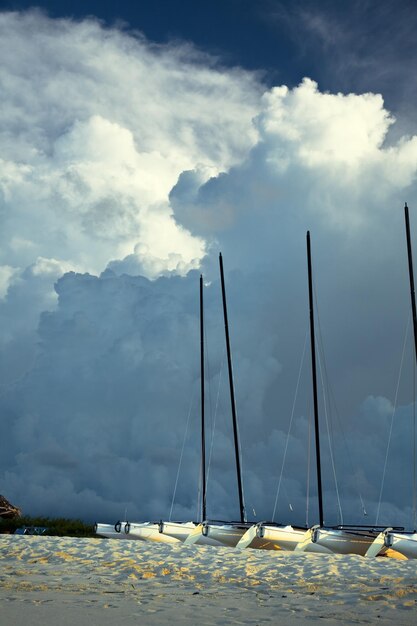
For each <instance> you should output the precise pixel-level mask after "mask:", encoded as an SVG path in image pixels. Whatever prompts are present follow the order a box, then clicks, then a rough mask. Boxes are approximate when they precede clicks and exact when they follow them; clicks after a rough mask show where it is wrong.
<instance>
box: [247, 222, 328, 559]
mask: <svg viewBox="0 0 417 626" xmlns="http://www.w3.org/2000/svg"><path fill="white" fill-rule="evenodd" d="M307 260H308V284H309V303H310V344H311V361H312V377H313V398H314V421H315V434H316V464H317V483H318V503H319V517H320V526H322V525H323V503H322V486H321V463H320V442H319V429H318V402H317V376H316V349H315V336H314V312H313V287H312V270H311V246H310V232H307ZM316 528H317V527H316V526H315V527H314V530H316ZM237 547H238V548H247V547H251V548H258V549H259V548H260V549H264V550H297V551H298V550H302V551H307V552H320V553H330V552H332V550H331V549H330V548H329V547H328V546H323V545H321V544H319V543H317V542H316V541H312V540H311V529H308V528H303V527H300V526H291V525H285V526H284V525H283V524H276V523H274V522H259V523H257V524H255V525H254V526H252V527H251V528H250V529H248V531H247V532H246V533H245V535H243V537H242V539H241V540H240V541H239V543H238V544H237Z"/></svg>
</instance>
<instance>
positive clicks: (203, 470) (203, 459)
mask: <svg viewBox="0 0 417 626" xmlns="http://www.w3.org/2000/svg"><path fill="white" fill-rule="evenodd" d="M200 377H201V481H202V498H201V508H202V510H201V516H202V519H201V521H202V522H204V520H205V519H206V518H207V515H206V513H207V511H206V441H205V421H204V308H203V276H202V275H201V274H200Z"/></svg>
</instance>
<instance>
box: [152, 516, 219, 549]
mask: <svg viewBox="0 0 417 626" xmlns="http://www.w3.org/2000/svg"><path fill="white" fill-rule="evenodd" d="M159 528H160V531H161V532H162V534H163V535H167V536H171V537H174V538H175V539H177V540H178V541H182V542H186V543H190V544H193V545H199V546H201V545H206V546H221V545H224V544H222V543H221V542H219V541H217V540H216V539H215V538H214V537H212V536H211V535H210V536H205V535H203V533H202V525H201V524H196V523H195V522H161V523H160V525H159ZM190 535H191V536H192V537H193V539H192V541H190V542H188V541H187V540H188V538H189V537H190Z"/></svg>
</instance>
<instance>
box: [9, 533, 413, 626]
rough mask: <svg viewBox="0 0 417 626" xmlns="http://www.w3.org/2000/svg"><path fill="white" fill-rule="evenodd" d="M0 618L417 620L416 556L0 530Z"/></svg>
mask: <svg viewBox="0 0 417 626" xmlns="http://www.w3.org/2000/svg"><path fill="white" fill-rule="evenodd" d="M0 602H1V608H0V624H1V625H3V624H4V625H9V624H10V625H11V624H16V625H19V626H20V624H22V625H23V624H24V625H25V626H41V624H42V625H44V624H45V625H46V626H48V625H50V626H52V625H53V624H60V625H61V626H66V625H67V624H68V626H69V625H70V624H71V626H72V625H73V624H74V623H78V624H81V625H82V626H83V625H84V624H85V625H87V624H88V625H89V626H95V625H96V624H100V625H103V626H107V625H110V624H111V625H112V626H114V624H118V625H119V624H120V625H121V626H124V625H125V626H131V625H133V624H141V625H143V624H150V625H161V626H164V625H165V624H166V625H168V624H185V625H187V624H189V625H190V626H191V625H194V624H207V625H208V624H210V625H214V624H253V625H256V624H267V623H274V624H278V623H279V624H284V625H285V624H289V625H293V624H298V623H300V622H301V621H303V623H305V621H307V622H308V623H317V624H318V623H320V624H323V625H330V624H340V625H341V624H384V625H386V624H398V625H403V624H415V623H417V561H398V560H393V559H387V558H378V559H371V560H367V559H365V558H363V557H358V556H340V555H330V556H329V555H316V554H303V553H301V554H296V553H291V552H269V551H261V550H250V549H248V550H246V551H243V552H241V551H238V550H235V549H229V548H215V547H210V546H207V547H200V546H184V545H182V544H175V545H164V544H154V543H145V542H140V541H136V542H133V541H121V540H116V539H114V540H112V539H73V538H55V537H25V536H13V535H1V536H0Z"/></svg>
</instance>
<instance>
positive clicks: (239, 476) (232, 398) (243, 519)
mask: <svg viewBox="0 0 417 626" xmlns="http://www.w3.org/2000/svg"><path fill="white" fill-rule="evenodd" d="M219 263H220V278H221V284H222V299H223V315H224V328H225V332H226V349H227V364H228V368H229V386H230V401H231V404H232V420H233V435H234V443H235V457H236V472H237V486H238V491H239V506H240V521H241V522H242V523H243V522H246V511H245V502H244V499H243V487H242V474H241V469H240V455H239V435H238V430H237V418H236V405H235V391H234V385H233V369H232V356H231V351H230V338H229V324H228V321H227V304H226V289H225V286H224V272H223V257H222V254H221V253H220V254H219Z"/></svg>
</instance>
